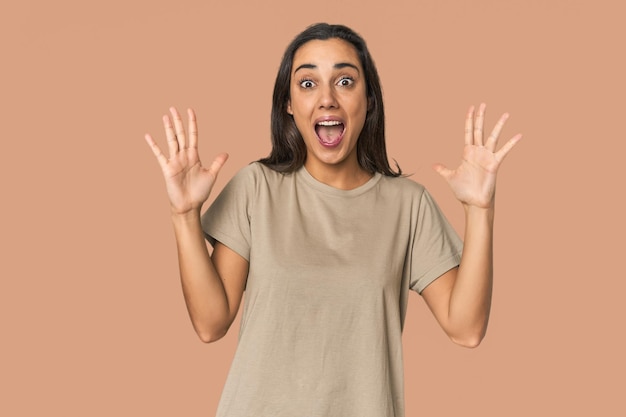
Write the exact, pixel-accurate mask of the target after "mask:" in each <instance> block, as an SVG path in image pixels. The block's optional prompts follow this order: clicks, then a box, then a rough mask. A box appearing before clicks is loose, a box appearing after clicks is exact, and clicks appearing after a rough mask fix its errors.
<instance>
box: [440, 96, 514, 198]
mask: <svg viewBox="0 0 626 417" xmlns="http://www.w3.org/2000/svg"><path fill="white" fill-rule="evenodd" d="M485 107H486V106H485V104H484V103H483V104H481V105H480V107H479V108H478V113H477V114H475V111H474V106H472V107H470V109H469V111H468V113H467V119H466V121H465V148H464V149H463V161H462V162H461V165H459V166H458V167H457V168H456V169H454V170H452V169H448V168H446V167H445V166H443V165H442V164H435V165H434V166H433V168H434V169H435V171H437V172H438V173H439V174H440V175H441V176H442V177H443V178H444V179H445V180H446V181H448V184H450V187H451V188H452V191H453V192H454V195H455V196H456V198H457V199H458V200H459V201H461V203H463V204H464V205H466V206H475V207H480V208H493V205H494V199H495V190H496V175H497V173H498V168H499V167H500V164H501V163H502V160H503V159H504V157H505V156H506V155H507V154H508V153H509V152H510V151H511V149H513V147H514V146H515V144H516V143H517V142H519V140H520V139H521V138H522V135H521V134H517V135H515V136H513V137H512V138H511V139H509V141H508V142H506V143H505V144H504V146H502V147H501V148H500V150H498V151H497V152H496V145H497V143H498V137H499V136H500V131H501V130H502V127H503V126H504V123H505V122H506V120H507V119H508V117H509V115H508V114H507V113H505V114H503V115H502V116H501V117H500V120H499V121H498V123H497V124H496V126H495V127H494V128H493V130H492V131H491V134H490V135H489V137H488V138H487V140H486V141H485V140H484V138H483V124H484V119H485Z"/></svg>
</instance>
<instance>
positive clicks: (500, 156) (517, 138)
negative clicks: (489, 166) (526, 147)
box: [495, 134, 522, 163]
mask: <svg viewBox="0 0 626 417" xmlns="http://www.w3.org/2000/svg"><path fill="white" fill-rule="evenodd" d="M520 139H522V135H521V134H517V135H515V136H513V137H512V138H511V139H509V141H508V142H507V143H505V144H504V146H502V148H500V150H499V151H498V152H496V153H495V157H496V161H498V163H500V162H502V160H503V159H504V157H505V156H506V155H507V154H508V153H509V152H510V151H511V149H513V147H514V146H515V145H517V142H519V141H520Z"/></svg>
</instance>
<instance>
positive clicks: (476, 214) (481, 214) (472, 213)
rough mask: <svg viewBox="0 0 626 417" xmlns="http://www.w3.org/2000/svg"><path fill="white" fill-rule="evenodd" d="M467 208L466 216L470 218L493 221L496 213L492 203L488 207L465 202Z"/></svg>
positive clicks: (465, 208) (464, 205)
mask: <svg viewBox="0 0 626 417" xmlns="http://www.w3.org/2000/svg"><path fill="white" fill-rule="evenodd" d="M463 209H464V210H465V218H466V219H467V220H470V219H484V220H488V221H491V222H493V218H494V215H495V208H494V206H493V204H492V205H490V206H488V207H480V206H473V205H469V204H463Z"/></svg>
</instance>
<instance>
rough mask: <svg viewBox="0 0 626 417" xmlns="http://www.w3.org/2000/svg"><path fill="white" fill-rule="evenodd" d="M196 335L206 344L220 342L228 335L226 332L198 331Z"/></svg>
mask: <svg viewBox="0 0 626 417" xmlns="http://www.w3.org/2000/svg"><path fill="white" fill-rule="evenodd" d="M196 334H197V335H198V337H199V338H200V340H201V341H202V342H204V343H213V342H217V341H218V340H220V339H221V338H222V337H224V336H225V335H226V332H225V331H223V332H207V331H196Z"/></svg>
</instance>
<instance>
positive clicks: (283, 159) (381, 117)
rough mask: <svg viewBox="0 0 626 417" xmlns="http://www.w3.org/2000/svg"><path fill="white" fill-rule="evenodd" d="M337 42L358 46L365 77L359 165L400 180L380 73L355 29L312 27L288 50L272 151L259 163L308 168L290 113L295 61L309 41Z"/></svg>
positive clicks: (275, 101)
mask: <svg viewBox="0 0 626 417" xmlns="http://www.w3.org/2000/svg"><path fill="white" fill-rule="evenodd" d="M334 38H336V39H341V40H344V41H346V42H349V43H350V44H351V45H352V46H354V48H355V49H356V52H357V55H358V57H359V60H360V62H361V66H362V67H363V72H364V75H365V82H366V94H367V100H368V111H367V116H366V118H365V124H364V126H363V130H362V131H361V134H360V135H359V139H358V141H357V160H358V162H359V165H360V166H361V168H363V169H364V170H365V171H367V172H369V173H372V174H373V173H375V172H380V173H381V174H384V175H388V176H392V177H397V176H400V175H401V174H402V171H401V170H400V167H399V166H398V165H397V164H396V168H397V171H394V170H392V169H391V167H390V166H389V161H388V159H387V149H386V146H385V111H384V107H383V94H382V90H381V87H380V79H379V78H378V71H376V66H375V65H374V60H373V59H372V57H371V55H370V53H369V51H368V49H367V45H366V44H365V41H364V40H363V38H361V37H360V36H359V35H358V34H357V33H356V32H354V31H353V30H352V29H350V28H348V27H346V26H342V25H329V24H327V23H318V24H315V25H312V26H309V27H308V28H307V29H306V30H304V31H303V32H302V33H300V34H299V35H298V36H296V37H295V39H294V40H293V41H291V43H290V44H289V46H288V47H287V49H286V50H285V54H284V55H283V59H282V61H281V63H280V67H279V69H278V75H277V76H276V82H275V84H274V95H273V98H272V151H271V152H270V155H269V156H268V157H267V158H263V159H260V160H259V162H261V163H263V164H265V165H267V166H268V167H270V168H272V169H274V170H275V171H278V172H293V171H296V170H297V169H299V168H300V167H302V165H304V161H305V160H306V152H307V151H306V145H305V144H304V140H303V139H302V135H301V134H300V132H299V131H298V128H297V127H296V123H295V121H294V120H293V116H291V115H290V114H288V113H287V103H288V102H289V99H290V96H289V91H290V84H291V70H292V64H293V57H294V55H295V54H296V51H297V50H298V49H299V48H300V47H301V46H302V45H304V44H305V43H307V42H309V41H312V40H327V39H334Z"/></svg>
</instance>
